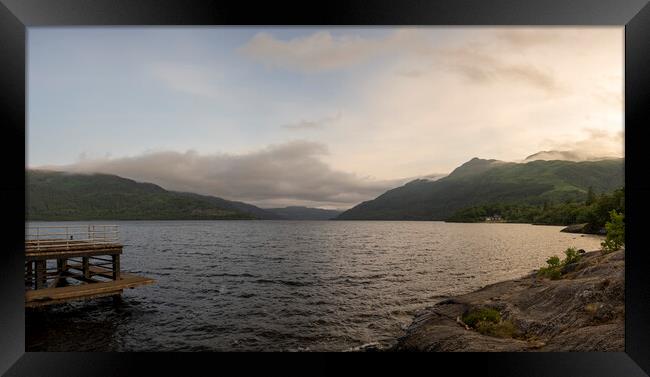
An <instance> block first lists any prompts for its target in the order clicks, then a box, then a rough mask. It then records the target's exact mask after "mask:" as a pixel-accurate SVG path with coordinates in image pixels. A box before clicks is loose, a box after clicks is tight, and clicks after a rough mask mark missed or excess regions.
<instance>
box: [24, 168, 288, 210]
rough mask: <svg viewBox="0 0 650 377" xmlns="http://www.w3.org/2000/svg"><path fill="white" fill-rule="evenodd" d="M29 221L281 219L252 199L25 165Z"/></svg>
mask: <svg viewBox="0 0 650 377" xmlns="http://www.w3.org/2000/svg"><path fill="white" fill-rule="evenodd" d="M26 186H27V193H26V194H27V200H26V208H25V212H26V215H27V219H28V220H31V221H39V220H41V221H63V220H78V221H85V220H225V219H280V218H281V217H280V216H278V215H276V214H274V213H273V212H270V211H267V210H264V209H262V208H259V207H256V206H254V205H251V204H247V203H243V202H236V201H230V200H226V199H222V198H217V197H213V196H206V195H199V194H193V193H187V192H175V191H168V190H165V189H163V188H162V187H160V186H158V185H155V184H153V183H141V182H136V181H134V180H131V179H127V178H122V177H119V176H116V175H109V174H72V173H64V172H54V171H45V170H28V171H27V177H26Z"/></svg>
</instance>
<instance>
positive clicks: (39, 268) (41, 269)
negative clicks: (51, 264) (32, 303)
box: [36, 260, 47, 289]
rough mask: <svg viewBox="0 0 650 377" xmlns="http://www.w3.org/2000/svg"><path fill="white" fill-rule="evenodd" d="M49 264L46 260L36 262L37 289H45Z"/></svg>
mask: <svg viewBox="0 0 650 377" xmlns="http://www.w3.org/2000/svg"><path fill="white" fill-rule="evenodd" d="M46 268H47V264H46V263H45V261H44V260H38V261H36V289H41V288H45V284H46V283H47V277H46V276H45V272H46Z"/></svg>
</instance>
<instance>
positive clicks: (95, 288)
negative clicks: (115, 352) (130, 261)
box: [25, 272, 155, 308]
mask: <svg viewBox="0 0 650 377" xmlns="http://www.w3.org/2000/svg"><path fill="white" fill-rule="evenodd" d="M154 282H155V280H153V279H150V278H146V277H142V276H138V275H133V274H128V273H124V272H123V273H122V278H121V279H119V280H112V281H106V282H100V283H91V284H80V285H71V286H67V287H58V288H43V289H34V290H29V291H26V292H25V306H26V307H28V308H29V307H37V306H43V305H49V304H56V303H61V302H65V301H69V300H76V299H89V298H96V297H105V296H113V295H116V294H120V293H122V290H124V289H126V288H134V287H137V286H141V285H145V284H153V283H154Z"/></svg>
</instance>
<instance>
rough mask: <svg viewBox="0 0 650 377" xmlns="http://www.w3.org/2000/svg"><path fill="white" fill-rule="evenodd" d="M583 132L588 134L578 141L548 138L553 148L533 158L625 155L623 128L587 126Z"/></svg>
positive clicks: (585, 158) (596, 157) (578, 159)
mask: <svg viewBox="0 0 650 377" xmlns="http://www.w3.org/2000/svg"><path fill="white" fill-rule="evenodd" d="M583 133H584V134H586V135H587V136H586V137H584V138H582V139H579V140H577V141H566V140H563V141H555V140H546V141H545V144H546V146H548V147H549V149H551V150H548V151H543V152H541V153H540V154H539V155H537V156H535V157H534V158H533V159H542V160H548V159H555V158H559V157H558V156H564V158H565V159H571V160H574V161H584V160H595V159H602V158H613V157H623V156H624V141H625V133H624V132H623V131H622V130H621V131H615V132H611V131H605V130H602V129H594V128H587V129H584V130H583ZM529 157H530V156H529ZM531 160H532V159H531Z"/></svg>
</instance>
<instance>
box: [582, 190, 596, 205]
mask: <svg viewBox="0 0 650 377" xmlns="http://www.w3.org/2000/svg"><path fill="white" fill-rule="evenodd" d="M595 201H596V194H594V189H593V187H591V186H589V189H588V190H587V200H586V201H585V204H586V205H591V204H593V203H594V202H595Z"/></svg>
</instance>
